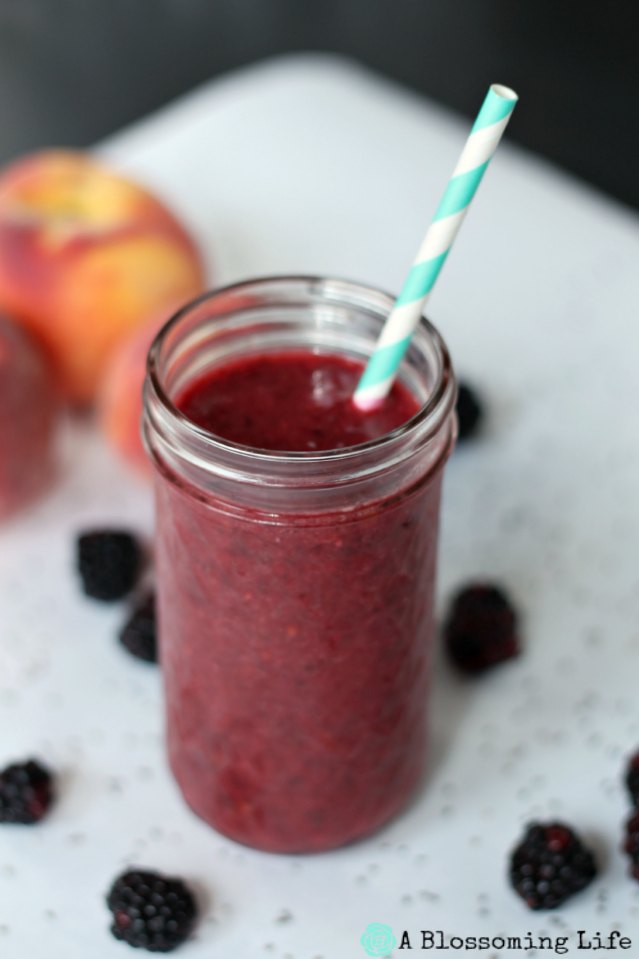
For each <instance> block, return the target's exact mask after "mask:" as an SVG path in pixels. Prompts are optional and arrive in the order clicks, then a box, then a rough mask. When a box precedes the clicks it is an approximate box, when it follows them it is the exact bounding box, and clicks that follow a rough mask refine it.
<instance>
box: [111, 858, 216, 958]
mask: <svg viewBox="0 0 639 959" xmlns="http://www.w3.org/2000/svg"><path fill="white" fill-rule="evenodd" d="M107 905H108V907H109V909H110V910H111V912H112V913H113V922H112V924H111V932H112V933H113V935H114V936H115V938H116V939H121V940H122V941H123V942H126V943H128V944H129V945H130V946H133V947H134V948H136V949H147V950H148V951H149V952H171V950H172V949H175V948H176V946H179V945H180V944H181V943H183V942H184V940H185V939H187V938H188V936H189V934H190V932H191V930H192V929H193V926H194V925H195V919H196V915H197V907H196V905H195V899H194V898H193V894H192V893H191V892H190V890H189V889H188V888H187V887H186V886H185V885H184V883H183V882H182V880H181V879H170V878H168V877H166V876H161V875H160V874H159V873H156V872H149V871H143V870H141V869H133V870H130V871H129V872H125V873H123V874H122V875H121V876H119V878H118V879H116V880H115V882H114V883H113V885H112V887H111V890H110V891H109V893H108V895H107Z"/></svg>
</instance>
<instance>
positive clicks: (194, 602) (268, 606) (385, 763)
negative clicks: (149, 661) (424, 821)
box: [156, 350, 450, 852]
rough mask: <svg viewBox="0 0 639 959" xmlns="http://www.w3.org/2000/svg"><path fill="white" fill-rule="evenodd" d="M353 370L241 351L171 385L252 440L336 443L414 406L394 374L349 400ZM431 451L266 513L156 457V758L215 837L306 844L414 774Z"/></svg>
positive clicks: (200, 411)
mask: <svg viewBox="0 0 639 959" xmlns="http://www.w3.org/2000/svg"><path fill="white" fill-rule="evenodd" d="M362 369H363V364H362V363H361V362H360V361H358V360H355V359H351V358H347V357H345V356H342V355H337V354H333V355H331V354H327V353H319V354H318V353H316V352H312V351H310V350H288V351H276V352H268V353H264V354H262V355H256V356H248V357H247V356H242V357H240V358H235V359H233V360H231V361H229V362H228V363H225V364H224V365H221V366H217V367H214V368H213V369H211V370H209V371H208V372H206V373H204V374H202V375H200V376H199V377H197V378H195V379H194V380H193V381H192V382H191V383H190V384H189V385H188V386H187V387H185V388H184V389H182V390H181V391H180V392H178V393H176V395H175V397H174V400H173V402H174V404H175V406H176V407H177V408H178V409H179V410H180V412H181V413H182V414H183V415H184V416H186V417H187V418H188V420H189V421H190V422H191V423H193V424H195V425H196V426H198V427H199V428H200V429H201V430H204V431H206V433H207V434H211V435H212V436H217V437H221V438H222V439H224V440H227V441H230V442H232V443H237V444H242V445H243V446H246V447H251V448H253V449H254V450H255V451H256V453H257V451H264V450H268V451H280V452H281V451H289V452H297V453H300V452H301V453H311V454H312V453H321V452H322V451H329V450H333V451H334V450H351V449H352V448H353V447H356V446H357V445H358V444H362V443H368V442H370V441H371V440H375V439H378V438H379V437H382V436H385V435H387V434H388V433H390V432H391V431H393V430H395V429H396V427H399V426H400V425H401V424H404V423H406V421H407V420H409V419H410V418H411V417H413V416H414V414H415V413H416V412H417V411H418V409H419V407H420V403H418V401H417V400H416V399H415V397H414V396H413V395H412V394H411V392H410V391H409V390H408V389H407V387H406V386H404V385H402V384H396V385H395V386H394V388H393V390H392V393H391V394H390V396H389V397H388V399H387V401H386V402H385V404H384V405H383V406H382V407H381V408H380V409H379V410H378V411H376V412H374V413H361V412H360V411H358V410H357V409H355V407H354V406H353V404H352V402H351V397H352V394H353V391H354V389H355V385H356V383H357V381H358V379H359V376H360V374H361V371H362ZM449 445H450V443H448V446H449ZM446 452H447V451H446ZM443 459H445V455H444V456H443ZM441 465H442V457H441V456H440V457H439V460H438V461H437V462H436V464H435V466H434V467H433V468H429V469H426V470H425V471H424V470H422V471H421V472H420V473H419V475H416V476H413V477H412V478H411V480H410V481H409V482H408V485H406V486H405V487H404V488H400V489H395V490H394V491H393V492H392V493H389V494H385V493H382V492H380V493H379V494H378V495H369V496H367V497H365V498H363V499H361V501H359V502H354V503H351V504H350V505H349V506H348V508H344V507H343V506H340V505H339V504H336V506H335V507H334V508H332V507H330V505H329V507H328V508H324V509H322V510H318V511H317V512H314V511H306V512H304V511H298V512H295V513H290V514H285V515H283V514H282V513H281V511H278V510H273V511H272V512H269V511H268V510H266V509H263V508H257V509H256V508H252V507H250V506H247V505H244V504H240V505H238V504H235V505H232V506H230V505H229V503H228V502H226V500H225V498H224V497H220V499H219V500H218V498H217V495H216V493H215V491H214V490H209V491H207V492H206V493H205V494H203V493H202V491H198V490H197V489H195V488H194V487H193V486H191V485H190V484H189V483H188V482H185V481H184V480H176V478H175V477H172V476H171V475H170V471H169V470H168V469H166V468H165V469H164V471H163V472H159V473H158V480H157V483H156V495H157V515H158V538H157V559H158V577H159V584H160V590H159V603H160V611H159V612H160V656H161V660H162V666H163V675H164V682H165V689H166V701H167V710H168V717H167V727H168V743H169V755H170V761H171V765H172V769H173V771H174V774H175V776H176V778H177V780H178V782H179V784H180V786H181V789H182V791H183V793H184V796H185V798H186V800H187V801H188V803H189V804H190V805H191V807H192V808H193V809H194V810H195V812H196V813H198V814H199V815H200V816H201V817H202V818H204V819H205V820H207V821H208V822H209V823H211V824H212V825H213V826H214V827H215V828H217V829H218V830H220V831H221V832H223V833H225V834H226V835H228V836H230V837H232V838H234V839H236V840H238V841H240V842H243V843H246V844H248V845H250V846H254V847H257V848H260V849H264V850H271V851H279V852H311V851H319V850H324V849H328V848H331V847H334V846H338V845H342V844H344V843H348V842H351V841H353V840H355V839H358V838H359V837H362V836H365V835H367V834H369V833H370V832H372V831H374V830H375V829H376V828H377V827H379V826H380V825H381V824H382V823H384V822H385V821H386V820H387V819H389V817H391V816H392V815H393V814H394V813H396V812H397V811H398V810H399V809H400V808H401V807H402V806H403V805H404V804H405V803H406V801H407V799H408V797H409V796H410V795H411V793H412V792H413V790H414V789H415V787H416V785H417V783H418V782H419V780H420V777H421V775H422V772H423V768H424V760H425V753H426V725H425V713H426V705H427V693H428V677H429V658H430V646H431V638H432V637H431V634H432V619H433V583H434V576H435V559H436V546H437V526H438V514H439V498H440V485H441V476H442V469H441Z"/></svg>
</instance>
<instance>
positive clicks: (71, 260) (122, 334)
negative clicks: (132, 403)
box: [0, 150, 204, 404]
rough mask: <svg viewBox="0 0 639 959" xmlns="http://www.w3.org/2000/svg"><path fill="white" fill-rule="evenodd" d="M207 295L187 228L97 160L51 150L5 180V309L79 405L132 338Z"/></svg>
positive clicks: (0, 255) (8, 171) (0, 175)
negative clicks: (150, 322) (163, 314)
mask: <svg viewBox="0 0 639 959" xmlns="http://www.w3.org/2000/svg"><path fill="white" fill-rule="evenodd" d="M203 287H204V275H203V268H202V263H201V259H200V256H199V254H198V251H197V249H196V247H195V244H194V243H193V241H192V240H191V238H190V237H189V235H188V234H187V232H186V230H185V229H184V227H182V226H181V225H180V223H179V222H178V220H177V219H176V218H175V217H174V216H173V215H172V214H171V213H170V212H169V211H168V210H167V209H166V207H165V206H164V205H163V204H162V203H161V202H160V201H159V200H158V199H156V198H155V197H154V196H152V195H151V194H150V193H148V192H147V191H146V190H144V189H143V188H142V187H140V186H138V185H137V184H136V183H132V182H130V181H128V180H126V179H125V178H123V177H121V176H118V175H116V174H115V173H113V172H111V171H109V170H108V169H106V168H105V167H103V166H102V165H101V164H100V163H98V162H97V161H96V160H94V159H93V158H92V157H90V156H88V155H86V154H83V153H79V152H73V151H63V150H54V151H46V152H42V153H36V154H32V155H30V156H27V157H23V158H21V159H18V160H16V161H15V162H14V163H12V164H11V165H10V166H8V167H6V168H5V169H4V170H3V171H2V172H0V307H3V308H5V309H6V310H8V311H10V312H11V313H13V314H14V315H15V316H16V317H17V318H18V319H20V321H21V322H23V323H24V324H25V325H26V326H27V327H29V328H30V329H31V330H32V331H33V333H34V334H35V335H36V336H37V337H38V338H39V339H40V340H41V341H42V342H43V344H44V345H45V346H46V348H47V349H48V351H49V353H50V354H51V357H52V359H53V361H54V364H55V367H56V370H57V372H58V375H59V379H60V384H61V387H62V391H63V392H64V394H65V395H66V396H67V397H68V398H69V399H70V400H71V401H72V402H74V403H76V404H87V403H90V402H91V401H92V400H93V398H94V396H95V392H96V389H97V385H98V381H99V379H100V376H101V373H102V370H103V368H104V366H105V364H106V362H107V360H108V357H109V355H110V354H111V352H112V351H113V350H114V348H115V347H116V346H117V344H118V343H119V342H120V341H121V340H122V339H123V338H126V336H127V335H128V334H129V333H130V332H131V331H132V330H134V329H135V328H136V327H137V326H138V325H140V324H142V323H144V321H145V320H146V318H147V317H149V316H150V315H152V314H154V313H156V312H157V311H160V310H162V308H163V307H164V306H165V305H166V304H167V303H171V304H174V303H175V302H176V301H184V300H187V299H190V298H192V297H193V296H194V295H196V294H197V293H199V292H201V291H202V289H203Z"/></svg>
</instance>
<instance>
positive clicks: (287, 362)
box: [176, 350, 419, 452]
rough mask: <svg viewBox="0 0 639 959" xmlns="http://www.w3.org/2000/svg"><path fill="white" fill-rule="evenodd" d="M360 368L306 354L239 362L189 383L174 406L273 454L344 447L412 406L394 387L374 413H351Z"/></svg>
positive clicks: (410, 412)
mask: <svg viewBox="0 0 639 959" xmlns="http://www.w3.org/2000/svg"><path fill="white" fill-rule="evenodd" d="M363 368H364V367H363V365H362V364H361V363H359V362H357V361H356V360H353V359H351V358H349V357H345V356H341V355H337V354H325V353H321V354H317V353H313V352H311V351H310V350H309V351H305V350H290V351H288V350H287V351H281V352H277V353H263V354H260V355H256V356H248V357H241V358H238V359H236V360H234V361H232V362H230V363H228V364H225V365H224V366H220V367H216V368H214V369H213V370H209V371H208V372H207V373H205V374H204V375H202V376H201V377H200V378H199V379H197V380H195V381H194V382H193V383H191V384H190V385H189V386H188V387H187V389H185V390H184V391H183V393H182V394H180V395H179V396H178V397H177V399H176V406H177V407H178V409H179V410H180V411H181V412H182V413H184V415H185V416H187V417H188V418H189V419H190V420H192V421H193V422H194V423H195V424H196V425H197V426H200V427H202V428H203V429H205V430H207V431H208V432H209V433H213V434H215V435H216V436H220V437H222V438H223V439H226V440H230V441H231V442H233V443H241V444H243V445H245V446H253V447H256V448H258V449H265V450H272V451H280V452H285V451H287V452H314V451H316V450H332V449H343V448H345V447H348V446H356V445H357V444H359V443H366V442H368V441H370V440H374V439H377V438H379V437H380V436H383V435H384V434H385V433H389V432H390V431H391V430H393V429H395V428H396V427H397V426H400V425H401V424H402V423H405V422H406V421H407V420H408V419H410V418H411V417H412V416H414V415H415V413H416V412H417V410H418V409H419V404H418V402H417V401H416V399H415V398H414V396H413V395H412V394H411V393H410V391H409V390H408V389H407V388H406V387H405V386H403V385H402V384H401V383H397V382H396V383H395V384H394V385H393V388H392V390H391V392H390V394H389V396H388V397H387V399H386V401H385V402H384V404H383V406H381V407H380V408H379V409H378V410H375V411H374V412H366V413H363V412H361V411H360V410H358V409H356V407H355V406H354V405H353V402H352V396H353V393H354V391H355V387H356V385H357V382H358V380H359V378H360V376H361V374H362V371H363Z"/></svg>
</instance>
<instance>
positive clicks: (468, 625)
mask: <svg viewBox="0 0 639 959" xmlns="http://www.w3.org/2000/svg"><path fill="white" fill-rule="evenodd" d="M444 642H445V644H446V650H447V652H448V655H449V657H450V659H451V660H452V662H453V663H454V664H455V666H456V667H457V668H458V669H459V670H460V671H461V672H463V673H468V674H469V675H474V674H477V673H482V672H484V671H485V670H487V669H491V668H492V667H493V666H497V665H498V664H499V663H503V662H505V661H506V660H508V659H511V658H512V657H513V656H517V655H518V654H519V651H520V650H519V638H518V634H517V615H516V613H515V610H514V608H513V606H512V604H511V602H510V600H509V599H508V597H507V596H506V594H505V593H504V592H503V590H501V589H499V588H498V587H497V586H492V585H490V584H487V583H474V584H472V585H470V586H466V587H465V588H464V589H462V590H460V591H459V592H458V593H457V595H456V596H455V597H454V599H453V601H452V603H451V605H450V609H449V611H448V616H447V618H446V621H445V623H444Z"/></svg>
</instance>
